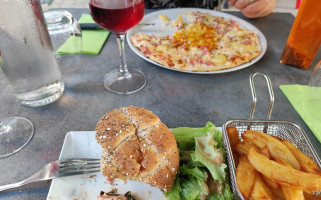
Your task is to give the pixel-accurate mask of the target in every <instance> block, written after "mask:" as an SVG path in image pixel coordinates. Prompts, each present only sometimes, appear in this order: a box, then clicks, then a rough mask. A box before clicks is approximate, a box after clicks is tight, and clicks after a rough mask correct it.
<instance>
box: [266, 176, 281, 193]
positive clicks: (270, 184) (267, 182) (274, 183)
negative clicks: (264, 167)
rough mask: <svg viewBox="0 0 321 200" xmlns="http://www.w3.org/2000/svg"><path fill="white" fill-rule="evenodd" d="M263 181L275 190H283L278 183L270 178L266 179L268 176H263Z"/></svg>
mask: <svg viewBox="0 0 321 200" xmlns="http://www.w3.org/2000/svg"><path fill="white" fill-rule="evenodd" d="M262 179H263V181H264V182H265V183H266V184H267V185H268V186H269V187H270V188H271V189H273V190H274V189H278V188H281V187H280V185H279V184H278V183H277V182H275V181H273V180H272V179H270V178H269V177H266V176H264V175H262Z"/></svg>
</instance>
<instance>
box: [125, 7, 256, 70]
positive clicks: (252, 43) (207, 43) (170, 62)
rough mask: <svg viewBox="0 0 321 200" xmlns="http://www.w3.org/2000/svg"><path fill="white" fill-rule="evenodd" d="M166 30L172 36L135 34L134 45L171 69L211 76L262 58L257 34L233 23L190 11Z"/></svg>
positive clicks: (153, 59)
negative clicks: (172, 29) (169, 31)
mask: <svg viewBox="0 0 321 200" xmlns="http://www.w3.org/2000/svg"><path fill="white" fill-rule="evenodd" d="M183 16H184V18H185V21H184V20H183V17H182V16H181V15H179V16H178V18H177V19H175V20H173V21H172V23H168V22H169V21H170V19H169V18H168V17H166V16H160V19H166V23H163V25H164V26H169V27H168V28H174V29H175V32H174V33H173V34H172V35H165V36H164V35H157V34H147V33H140V32H139V33H136V34H133V35H131V37H130V39H131V41H132V44H133V45H134V46H135V47H136V48H137V49H138V50H139V51H140V52H141V53H142V54H143V55H144V56H146V57H147V58H149V59H150V60H152V61H154V62H157V63H159V64H161V65H163V66H166V67H168V68H173V69H177V70H180V71H189V72H210V71H218V70H223V69H229V68H233V67H236V66H239V65H242V64H244V63H247V62H250V61H251V60H252V59H254V58H255V57H257V56H259V55H260V53H261V51H262V48H261V45H260V42H259V38H258V36H257V34H256V33H255V32H253V31H252V30H249V29H246V28H245V27H243V26H241V25H240V24H239V23H237V22H236V21H234V20H233V19H228V18H224V17H222V16H213V15H211V14H209V13H203V12H199V11H190V12H186V13H184V14H183Z"/></svg>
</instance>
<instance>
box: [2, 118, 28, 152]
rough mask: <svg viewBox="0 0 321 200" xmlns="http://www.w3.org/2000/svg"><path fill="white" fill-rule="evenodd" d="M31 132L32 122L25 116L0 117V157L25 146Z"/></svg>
mask: <svg viewBox="0 0 321 200" xmlns="http://www.w3.org/2000/svg"><path fill="white" fill-rule="evenodd" d="M33 133H34V127H33V124H32V123H31V121H29V120H28V119H26V118H22V117H10V118H5V119H0V158H5V157H8V156H10V155H12V154H14V153H16V152H18V151H19V150H20V149H22V148H23V147H24V146H26V145H27V144H28V143H29V141H30V140H31V138H32V137H33Z"/></svg>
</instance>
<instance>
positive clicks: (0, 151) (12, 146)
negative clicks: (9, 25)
mask: <svg viewBox="0 0 321 200" xmlns="http://www.w3.org/2000/svg"><path fill="white" fill-rule="evenodd" d="M3 66H4V60H3V58H2V57H1V51H0V67H1V68H3ZM33 133H34V127H33V124H32V122H31V121H30V120H28V119H26V118H22V117H10V118H4V119H0V158H5V157H8V156H10V155H12V154H14V153H16V152H18V151H19V150H20V149H22V148H23V147H24V146H26V145H27V144H28V143H29V141H30V140H31V138H32V137H33Z"/></svg>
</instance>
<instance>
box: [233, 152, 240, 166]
mask: <svg viewBox="0 0 321 200" xmlns="http://www.w3.org/2000/svg"><path fill="white" fill-rule="evenodd" d="M232 156H233V160H234V164H235V166H238V164H239V156H238V155H237V154H236V153H235V152H234V151H232Z"/></svg>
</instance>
